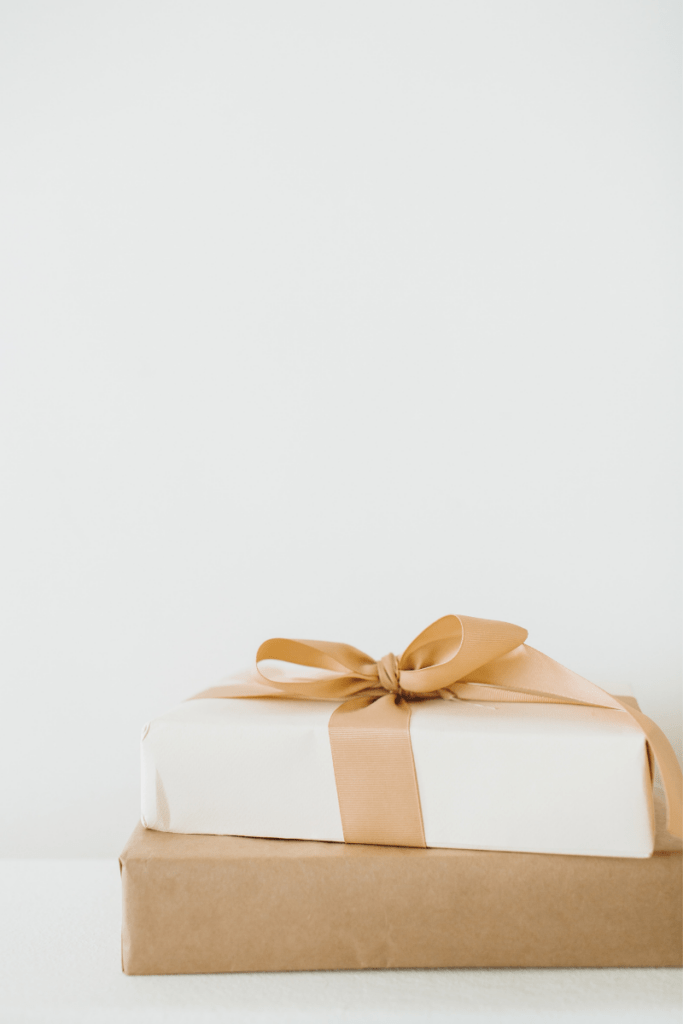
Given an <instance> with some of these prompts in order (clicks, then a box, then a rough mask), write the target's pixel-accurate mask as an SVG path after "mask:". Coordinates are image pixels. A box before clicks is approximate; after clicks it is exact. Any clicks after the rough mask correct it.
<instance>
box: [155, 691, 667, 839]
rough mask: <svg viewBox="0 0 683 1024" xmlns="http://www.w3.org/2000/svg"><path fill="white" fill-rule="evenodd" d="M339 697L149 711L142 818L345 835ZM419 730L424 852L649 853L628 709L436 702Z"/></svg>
mask: <svg viewBox="0 0 683 1024" xmlns="http://www.w3.org/2000/svg"><path fill="white" fill-rule="evenodd" d="M248 675H249V674H248V673H247V674H246V675H245V677H244V678H247V677H248ZM338 706H339V704H338V702H334V701H322V702H320V701H319V702H316V701H307V700H272V701H271V700H250V699H243V700H224V699H210V698H206V699H202V700H192V701H187V702H186V703H183V704H181V705H180V706H179V707H178V708H175V709H174V710H172V711H170V712H168V713H167V714H165V715H162V716H161V717H159V718H157V719H155V720H153V721H152V722H151V723H150V724H149V726H147V727H146V729H145V730H144V735H143V741H142V820H143V823H144V824H146V826H147V827H148V828H150V829H156V830H158V831H161V832H176V833H187V834H189V833H195V834H197V833H200V834H215V835H238V836H254V837H268V838H271V837H272V838H282V839H303V840H326V841H333V842H336V843H341V842H342V841H343V839H344V832H343V829H342V821H341V816H340V810H339V801H338V797H337V789H336V785H335V775H334V768H333V763H332V754H331V751H330V739H329V732H328V724H329V719H330V715H331V714H332V712H333V711H334V709H335V708H336V707H338ZM410 739H411V743H412V749H413V756H414V761H415V771H416V776H417V782H418V786H419V793H420V801H421V807H422V816H423V821H424V834H425V841H426V845H427V846H428V847H437V848H438V847H441V848H448V847H451V848H458V849H476V850H500V851H507V850H509V851H527V852H534V853H554V854H582V855H588V856H590V855H593V856H595V855H597V856H607V857H634V858H643V857H649V856H650V854H651V853H652V850H653V844H654V823H653V805H652V782H651V774H650V763H649V761H648V756H647V750H646V742H645V737H644V734H643V732H642V730H641V729H640V728H639V727H638V726H637V725H636V724H635V723H634V722H633V721H632V720H631V719H630V718H629V717H628V716H627V715H625V714H619V713H614V712H613V711H611V710H608V709H604V708H595V707H582V706H568V705H563V704H532V703H519V704H517V703H500V704H498V703H495V702H487V703H486V704H482V705H478V704H477V703H476V702H472V701H468V702H464V701H444V700H435V701H426V702H423V703H416V704H414V705H413V706H412V714H411V720H410Z"/></svg>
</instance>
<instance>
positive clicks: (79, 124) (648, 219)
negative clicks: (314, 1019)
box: [0, 0, 681, 856]
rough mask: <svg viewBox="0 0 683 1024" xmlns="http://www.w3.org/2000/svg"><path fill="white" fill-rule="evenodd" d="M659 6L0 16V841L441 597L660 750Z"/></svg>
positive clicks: (109, 831)
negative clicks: (199, 711) (201, 705)
mask: <svg viewBox="0 0 683 1024" xmlns="http://www.w3.org/2000/svg"><path fill="white" fill-rule="evenodd" d="M679 38H680V5H679V3H672V2H662V0H561V2H554V0H502V2H495V0H470V2H457V0H450V2H448V0H447V2H430V0H419V2H418V0H414V2H408V3H406V2H395V0H394V2H376V0H362V2H349V0H345V2H331V3H327V2H322V3H321V2H319V0H312V2H300V0H286V2H258V0H244V2H242V0H240V2H206V0H200V2H192V0H185V2H179V3H165V2H159V3H157V2H141V3H140V2H134V3H127V2H118V0H117V2H116V3H97V2H95V3H93V2H82V3H73V2H60V3H58V4H53V3H49V2H45V3H32V2H27V3H14V2H8V0H4V2H3V3H1V4H0V98H1V112H0V139H1V146H2V158H1V160H0V203H1V210H0V260H1V264H2V266H1V271H0V277H1V281H2V297H1V300H0V301H1V311H0V328H1V337H2V342H1V344H2V383H1V385H0V389H1V395H0V418H1V427H0V430H1V434H0V436H1V438H2V442H1V443H2V456H1V459H2V461H1V471H0V478H1V480H2V492H3V497H2V511H1V513H0V514H1V517H2V529H1V534H0V545H1V548H2V552H1V558H2V561H1V569H0V573H1V579H2V602H3V603H2V633H3V639H2V649H1V654H0V658H1V668H0V671H1V680H2V687H3V701H2V713H1V722H0V729H1V739H0V778H1V780H2V782H1V785H0V823H1V824H0V828H1V836H0V853H3V854H5V855H9V856H61V855H64V856H77V855H82V856H100V855H101V856H113V855H116V854H117V853H118V851H119V849H120V847H121V846H122V844H123V842H124V840H125V839H126V837H127V834H128V832H129V830H130V829H131V828H132V826H133V824H134V822H135V820H136V816H137V812H138V795H137V786H138V783H137V778H138V737H139V733H140V727H141V726H142V724H143V723H144V722H145V721H146V720H147V719H148V718H150V717H153V716H154V715H156V714H158V713H161V712H162V711H163V710H165V709H166V708H168V707H169V706H171V705H173V704H174V703H176V702H178V701H180V700H181V699H182V698H184V697H186V696H188V695H190V694H191V693H193V692H196V691H197V690H199V689H202V688H204V687H206V686H208V685H212V684H213V683H214V682H216V681H217V680H218V679H219V678H220V677H221V676H222V675H224V674H225V673H226V672H227V671H228V670H231V669H233V668H235V667H238V666H240V665H243V664H246V663H249V662H250V661H251V660H252V658H253V655H254V652H255V650H256V647H257V645H258V643H259V642H260V641H261V640H262V639H265V638H266V637H268V636H273V635H284V636H310V637H318V638H328V639H335V640H344V641H347V642H349V643H353V644H356V645H357V646H360V647H361V648H364V649H366V650H369V651H371V652H373V653H375V654H376V655H377V656H380V655H382V654H384V653H386V651H388V650H396V651H397V652H399V651H400V650H402V649H403V648H404V647H405V646H406V645H407V643H408V642H409V641H410V640H411V639H412V637H413V636H414V635H415V634H416V633H417V632H419V631H420V630H421V629H422V628H423V627H424V626H426V625H427V624H428V623H429V622H431V621H432V619H434V618H437V617H438V616H440V615H443V614H446V613H448V612H453V611H456V612H457V611H462V612H465V613H468V614H472V615H481V616H485V617H491V618H503V619H507V620H509V621H512V622H517V623H519V624H521V625H524V626H526V627H527V628H528V629H529V630H530V634H531V635H530V643H532V644H533V645H534V646H536V647H539V648H540V649H542V650H544V651H545V652H546V653H548V654H550V655H551V656H553V657H555V658H556V659H557V660H559V661H562V662H563V663H564V664H567V665H569V666H570V667H571V668H573V669H575V670H576V671H578V672H580V673H582V674H583V675H585V676H587V677H589V678H590V679H592V680H593V681H595V682H597V683H599V684H601V685H604V686H606V687H607V688H608V689H609V688H611V689H612V690H613V691H614V692H619V690H620V688H623V686H624V685H626V686H630V687H631V688H632V689H633V691H634V692H635V693H636V695H637V696H638V697H639V699H640V701H641V704H642V706H643V708H644V710H645V711H646V712H647V713H649V714H650V715H652V716H653V717H655V718H657V719H658V721H659V722H660V723H661V724H662V725H663V727H664V728H665V729H666V731H667V733H668V735H669V736H670V737H671V738H672V740H673V741H674V742H675V743H677V744H678V745H679V749H680V688H679V687H680V682H679V642H678V627H679V621H680V619H679V616H680V611H681V600H680V598H681V595H680V587H679V579H678V576H679V553H680V549H679V535H678V523H679V517H680V511H681V502H680V487H679V480H678V476H679V472H678V467H679V463H678V456H679V450H678V438H679V432H678V431H679V419H678V412H677V407H676V406H677V399H678V389H679V376H678V369H677V358H678V353H677V343H678V336H679V328H680V323H679V302H678V285H679V276H680V272H681V246H680V213H681V209H680V207H681V203H680V189H679V174H680V169H681V145H680V143H681V131H680V114H681V110H680V58H679Z"/></svg>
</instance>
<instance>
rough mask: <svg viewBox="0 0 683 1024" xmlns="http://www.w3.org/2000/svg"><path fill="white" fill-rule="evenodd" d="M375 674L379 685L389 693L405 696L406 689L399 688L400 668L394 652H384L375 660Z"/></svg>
mask: <svg viewBox="0 0 683 1024" xmlns="http://www.w3.org/2000/svg"><path fill="white" fill-rule="evenodd" d="M377 675H378V677H379V685H380V686H382V687H383V688H384V689H385V690H387V691H388V692H389V693H394V694H396V696H397V697H404V698H405V697H406V696H407V694H406V691H405V690H403V689H401V670H400V668H399V667H398V658H397V657H396V655H395V654H385V655H384V657H383V658H380V660H379V661H378V662H377Z"/></svg>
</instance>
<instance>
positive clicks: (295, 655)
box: [197, 615, 683, 846]
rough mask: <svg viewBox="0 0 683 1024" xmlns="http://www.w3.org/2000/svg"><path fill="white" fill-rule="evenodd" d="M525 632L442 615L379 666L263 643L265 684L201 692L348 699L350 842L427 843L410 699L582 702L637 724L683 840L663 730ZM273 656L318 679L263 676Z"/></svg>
mask: <svg viewBox="0 0 683 1024" xmlns="http://www.w3.org/2000/svg"><path fill="white" fill-rule="evenodd" d="M527 635H528V634H527V631H526V630H525V629H522V628H521V627H520V626H513V625H511V624H510V623H508V622H495V621H492V620H490V619H476V618H471V617H470V616H467V615H446V616H444V618H442V619H438V620H437V621H436V622H434V623H432V625H431V626H429V627H428V628H427V629H425V630H424V632H422V633H420V635H419V636H418V637H416V638H415V640H413V642H412V643H411V644H410V646H409V647H408V648H407V650H406V651H405V652H404V653H403V654H402V655H401V657H400V658H396V657H395V655H393V654H387V655H385V657H384V658H381V659H380V660H379V661H375V660H374V659H373V658H371V657H370V656H369V655H367V654H363V652H362V651H359V650H357V649H356V648H355V647H350V646H349V645H348V644H339V643H329V642H326V641H315V640H285V639H281V638H279V639H278V638H276V639H273V640H266V641H265V643H263V644H261V646H260V647H259V649H258V652H257V654H256V664H257V669H258V672H259V675H260V676H261V678H262V679H263V684H260V683H255V684H254V685H253V686H251V685H248V684H246V685H244V684H238V685H236V686H220V687H214V688H213V689H211V690H205V691H204V692H203V693H200V694H197V698H202V697H267V698H270V699H273V698H280V699H282V698H285V699H292V698H294V699H308V700H334V701H343V702H344V703H343V704H341V705H340V706H339V707H338V708H336V709H335V711H334V712H333V713H332V716H331V718H330V723H329V733H330V744H331V748H332V759H333V763H334V773H335V780H336V785H337V794H338V797H339V807H340V810H341V818H342V825H343V828H344V840H345V841H346V842H347V843H376V844H379V845H382V846H425V845H426V844H425V838H424V828H423V824H422V811H421V808H420V795H419V791H418V785H417V778H416V775H415V765H414V761H413V754H412V747H411V745H410V704H411V702H413V701H416V700H432V699H439V698H441V699H445V700H456V699H460V700H477V701H487V700H488V701H497V702H501V701H527V702H532V703H566V704H583V705H590V706H591V707H599V708H610V709H612V710H614V711H622V712H625V713H626V714H627V715H629V716H630V717H631V718H632V719H633V721H635V722H636V723H637V724H638V725H639V726H640V728H641V729H642V730H643V732H644V734H645V737H646V739H647V743H648V745H649V752H650V753H651V755H652V756H654V760H655V761H656V763H657V766H658V768H659V772H660V775H661V779H662V785H663V788H664V791H665V794H666V801H667V828H668V830H669V831H670V832H671V833H672V834H673V835H675V836H678V837H681V835H682V832H683V829H682V820H681V819H682V803H683V795H682V794H683V786H682V779H681V769H680V767H679V764H678V761H677V760H676V755H675V754H674V752H673V750H672V748H671V745H670V743H669V741H668V740H667V738H666V736H665V735H664V733H663V732H662V731H661V729H659V727H658V726H656V725H655V723H654V722H652V721H651V720H650V719H649V718H647V717H646V715H644V714H643V713H642V712H641V711H639V710H638V709H636V708H634V707H632V706H630V704H629V703H627V702H626V701H625V700H622V699H620V698H619V697H614V696H612V695H611V694H609V693H607V692H606V691H605V690H602V689H601V688H600V687H599V686H596V685H595V684H594V683H590V682H588V680H587V679H583V678H582V677H581V676H578V675H576V673H574V672H572V671H570V669H568V668H564V666H562V665H560V664H558V663H557V662H556V661H553V660H552V658H548V657H547V656H546V655H545V654H541V652H540V651H536V650H534V648H533V647H528V646H527V645H526V644H525V643H524V641H525V640H526V638H527ZM268 660H274V661H281V662H288V663H290V664H295V665H300V666H306V667H308V668H312V669H317V670H320V674H319V675H317V676H316V677H315V678H310V677H309V678H306V677H300V678H294V677H288V678H287V679H275V678H269V677H268V676H266V675H265V673H264V672H263V670H262V669H261V667H260V665H261V663H262V662H264V661H268Z"/></svg>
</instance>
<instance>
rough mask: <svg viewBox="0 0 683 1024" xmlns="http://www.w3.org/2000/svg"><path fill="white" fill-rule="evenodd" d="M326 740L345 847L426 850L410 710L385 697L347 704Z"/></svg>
mask: <svg viewBox="0 0 683 1024" xmlns="http://www.w3.org/2000/svg"><path fill="white" fill-rule="evenodd" d="M329 735H330V746H331V748H332V761H333V763H334V775H335V779H336V782H337V795H338V798H339V810H340V812H341V819H342V826H343V829H344V842H346V843H373V844H378V845H380V846H419V847H426V845H427V844H426V842H425V835H424V826H423V823H422V809H421V806H420V794H419V791H418V786H417V776H416V774H415V763H414V761H413V749H412V746H411V743H410V704H409V703H408V702H407V701H404V700H398V701H397V700H396V698H395V697H394V696H392V695H389V694H387V695H386V696H384V697H380V698H379V699H377V700H373V699H372V698H371V697H360V698H357V699H353V700H347V701H346V702H345V703H344V704H342V705H340V706H339V707H338V708H336V709H335V710H334V711H333V713H332V716H331V718H330V722H329Z"/></svg>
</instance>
